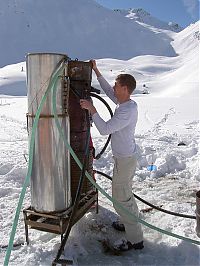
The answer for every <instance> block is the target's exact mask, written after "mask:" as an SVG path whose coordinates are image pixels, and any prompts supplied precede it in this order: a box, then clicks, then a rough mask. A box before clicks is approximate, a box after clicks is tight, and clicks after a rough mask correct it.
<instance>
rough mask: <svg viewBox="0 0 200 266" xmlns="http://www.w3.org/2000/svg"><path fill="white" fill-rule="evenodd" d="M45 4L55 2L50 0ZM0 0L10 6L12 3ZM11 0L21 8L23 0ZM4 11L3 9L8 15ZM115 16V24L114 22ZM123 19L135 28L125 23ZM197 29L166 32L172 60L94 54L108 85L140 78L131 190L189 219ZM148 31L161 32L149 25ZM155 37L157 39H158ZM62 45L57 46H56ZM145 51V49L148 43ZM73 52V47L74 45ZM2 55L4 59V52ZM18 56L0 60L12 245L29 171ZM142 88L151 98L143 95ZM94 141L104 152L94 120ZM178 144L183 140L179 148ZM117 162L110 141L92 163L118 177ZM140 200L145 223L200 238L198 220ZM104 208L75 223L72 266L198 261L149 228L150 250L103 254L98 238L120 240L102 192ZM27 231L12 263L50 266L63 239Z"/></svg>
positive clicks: (199, 255) (4, 183)
mask: <svg viewBox="0 0 200 266" xmlns="http://www.w3.org/2000/svg"><path fill="white" fill-rule="evenodd" d="M11 2H12V1H8V3H10V6H9V8H11V7H12V5H11ZM22 2H23V1H22ZM49 2H51V4H52V1H49ZM54 2H55V1H54ZM74 2H75V1H74ZM92 2H93V1H86V8H89V7H91V6H89V4H91V3H92ZM3 3H4V4H5V5H6V3H7V2H3ZM15 3H16V4H15V6H16V5H17V4H18V1H15ZM1 4H2V2H1ZM37 4H39V1H38V2H37ZM74 5H75V4H74ZM72 7H73V6H71V8H72ZM9 8H8V9H9ZM86 8H85V9H84V10H82V12H83V13H84V12H86V11H85V10H86ZM92 8H98V9H99V12H100V13H98V14H99V17H98V18H100V17H101V16H102V18H103V15H102V12H103V14H104V16H105V14H107V13H106V12H110V11H108V10H105V9H103V8H102V7H100V6H98V5H96V4H95V7H94V5H93V4H92ZM0 10H1V15H2V13H3V11H2V9H0ZM9 10H10V9H9ZM71 10H72V9H71ZM65 11H66V10H65ZM89 11H90V9H89ZM77 12H80V10H79V11H77ZM96 12H97V11H96ZM77 14H79V13H77ZM95 14H97V13H95ZM100 14H101V16H100ZM28 15H29V14H28ZM115 15H116V14H115ZM16 16H17V14H16ZM113 16H114V15H113ZM119 16H121V15H118V18H117V19H116V20H119V23H121V22H120V21H121V19H120V18H119ZM111 17H112V16H111ZM61 19H62V18H61ZM71 19H72V17H71ZM104 19H105V17H104ZM109 19H110V18H109ZM116 20H115V21H114V22H113V21H112V22H110V23H111V24H112V23H116ZM122 20H123V21H125V20H124V19H122ZM126 21H128V20H126ZM87 23H89V22H88V21H87V22H86V24H85V25H87V26H88V25H89V24H87ZM123 23H125V24H126V27H127V28H129V22H123ZM131 23H132V24H133V23H134V22H133V21H131ZM0 25H1V24H0ZM80 26H81V25H80ZM113 27H114V26H113V25H112V27H111V29H110V30H111V32H112V31H113V32H114V28H113ZM138 27H139V26H136V25H135V26H134V27H132V31H133V32H135V30H137V29H138ZM86 28H89V27H86ZM198 28H199V22H197V23H195V24H192V25H190V26H189V27H188V28H186V29H184V30H183V31H181V32H179V33H174V32H173V33H172V32H168V31H166V30H162V29H160V32H162V33H163V34H165V35H167V34H169V35H168V38H167V39H166V47H169V46H171V47H172V48H170V51H171V49H173V50H174V51H175V53H174V55H176V56H174V57H172V56H171V54H170V53H171V52H170V51H169V50H166V54H160V49H158V53H157V54H152V53H148V51H147V52H146V51H143V52H141V53H139V52H138V54H139V55H138V56H136V55H137V53H136V54H135V53H133V54H131V52H132V51H130V50H129V51H128V52H129V54H128V59H127V58H125V59H124V58H123V60H122V58H121V60H119V57H120V56H119V57H116V54H117V49H118V48H117V49H116V50H113V54H112V53H111V52H110V56H109V58H106V56H105V57H102V54H101V49H100V46H101V45H100V44H101V42H100V44H98V48H99V54H100V55H101V56H98V55H97V54H96V55H97V56H96V58H102V59H98V60H97V64H98V66H99V68H100V70H102V73H103V75H104V76H105V77H106V79H107V80H108V81H109V82H110V83H111V84H114V80H115V77H116V75H117V74H119V73H130V74H133V75H134V76H135V77H136V80H137V88H136V91H135V93H134V94H133V95H132V98H133V99H134V100H135V101H136V102H137V104H138V109H139V121H138V124H137V128H136V134H135V138H136V143H137V157H138V167H137V171H136V175H135V177H134V179H133V192H134V193H135V194H137V195H138V196H140V197H142V198H144V199H145V200H147V201H149V202H151V203H153V204H155V205H157V206H162V207H163V208H165V209H167V210H171V211H174V212H178V213H185V214H190V215H195V209H196V206H195V195H196V192H197V191H198V190H200V188H199V182H200V171H199V92H198V89H199V80H198V76H199V65H198V56H199V54H198V53H199V50H198V49H199V46H198V40H199V30H198ZM146 29H147V28H146ZM129 30H130V29H129ZM154 30H155V29H154ZM102 31H103V29H102ZM120 31H121V28H120ZM80 32H81V30H80ZM0 34H1V33H0ZM41 34H42V33H41ZM92 34H94V33H92ZM127 34H130V32H128V33H127ZM152 34H154V35H156V33H155V32H154V33H153V31H152ZM0 36H2V35H0ZM110 38H111V37H110ZM146 38H147V40H149V43H151V45H150V46H152V47H153V43H152V39H153V35H151V36H150V37H149V35H148V34H147V35H146ZM148 38H150V39H148ZM155 38H156V39H155V42H156V43H157V44H158V39H157V37H155ZM110 40H111V39H109V41H110ZM171 41H172V42H171ZM98 42H99V39H98ZM138 43H139V42H138ZM27 45H30V43H29V42H28V44H27ZM78 45H80V43H79V44H77V48H78ZM159 45H160V43H159V44H158V46H159ZM27 47H29V46H27ZM44 47H45V46H44ZM44 47H43V50H44ZM57 48H58V47H56V46H55V49H57ZM27 49H28V48H27ZM141 49H144V50H145V47H142V48H141ZM36 50H37V49H36ZM96 50H98V49H96ZM69 51H70V52H71V50H70V49H69ZM58 52H60V50H59V49H58ZM0 53H1V54H3V53H5V47H3V46H0ZM20 53H21V55H22V54H23V55H24V54H25V50H23V49H22V50H21V52H20ZM67 53H68V52H67ZM75 53H76V50H74V54H75ZM5 54H6V53H5ZM88 55H91V54H87V56H88ZM87 56H86V57H87ZM5 58H6V60H7V55H6V56H5V57H4V59H5ZM20 58H21V57H20V56H19V57H18V58H17V57H15V56H13V54H12V55H10V58H8V61H4V63H3V64H2V66H4V65H5V63H6V66H4V67H2V68H0V210H1V212H0V246H3V245H6V244H8V241H9V234H10V231H11V226H12V223H13V219H14V214H15V210H16V206H17V203H18V198H19V194H20V192H21V188H22V185H23V181H24V178H25V176H26V171H27V162H26V160H25V158H26V157H27V153H28V152H27V150H28V136H27V130H26V112H27V97H26V80H25V79H26V67H25V62H24V61H23V60H22V61H21V62H20V63H17V64H16V62H17V60H19V59H20ZM87 59H90V57H89V56H88V57H87ZM10 63H12V64H10ZM22 67H23V71H22ZM144 84H145V85H146V87H147V89H148V91H149V94H143V91H144V87H143V85H144ZM93 86H94V87H96V88H99V87H98V83H97V81H96V78H95V76H93ZM101 96H102V97H103V98H104V99H105V100H106V101H107V102H108V103H109V104H110V106H111V108H112V109H113V110H114V104H113V103H112V102H111V101H110V100H109V99H108V98H107V97H106V96H105V95H104V94H103V93H102V94H101ZM94 104H95V106H96V107H97V109H98V110H99V113H100V114H101V115H102V116H103V118H104V119H109V113H108V111H107V110H106V108H105V107H104V106H103V105H102V103H101V102H99V101H98V100H96V99H94ZM92 137H93V141H94V146H95V148H96V152H97V153H98V151H100V150H101V148H102V146H103V144H104V143H105V141H106V138H105V137H103V136H100V135H99V133H98V132H97V129H96V128H95V127H94V126H93V127H92ZM181 142H183V143H185V144H186V145H185V146H178V144H179V143H181ZM151 163H153V164H154V165H156V166H157V171H152V172H150V171H148V169H147V167H148V165H149V164H151ZM112 167H113V160H112V152H111V148H110V146H109V147H108V148H107V150H106V152H105V153H104V154H103V156H102V158H101V159H99V160H96V161H95V162H94V168H95V169H97V170H99V171H101V172H104V173H106V174H108V175H112ZM96 180H97V183H98V184H99V185H100V186H102V187H103V188H104V190H105V191H106V192H107V193H109V194H111V182H110V181H109V180H107V179H105V177H103V176H100V175H96ZM137 203H138V206H139V209H140V210H141V218H142V219H144V220H145V221H147V222H148V223H150V224H153V225H155V226H158V227H160V228H163V229H165V230H168V231H170V232H173V233H176V234H180V235H182V236H185V237H189V238H192V239H195V240H199V238H198V237H197V235H196V232H195V227H196V221H195V220H191V219H186V218H180V217H172V216H170V215H168V214H164V213H162V212H159V211H157V210H152V211H149V212H143V211H142V210H143V209H145V208H147V207H148V206H146V205H144V204H143V203H141V202H139V201H137ZM99 205H100V207H99V213H98V214H96V213H95V210H94V209H91V210H90V211H88V213H87V214H85V216H84V217H83V218H82V219H81V220H79V221H78V222H77V223H76V224H75V225H74V226H73V228H72V231H71V233H70V237H69V240H68V242H67V244H66V247H65V251H64V253H65V257H66V258H68V259H70V258H72V259H73V260H74V263H75V265H92V266H96V265H128V266H129V265H131V266H136V265H142V266H146V265H166V266H169V265H170V266H171V265H181V266H197V265H200V264H199V262H200V248H199V246H197V245H194V244H191V243H188V242H185V241H182V240H178V239H175V238H173V237H170V236H167V235H164V234H161V233H158V232H156V231H153V230H152V229H150V228H147V227H143V229H144V244H145V248H144V249H143V250H142V251H130V252H127V253H124V254H123V255H121V256H111V255H109V254H105V253H103V251H102V246H101V243H100V241H101V240H102V239H105V238H109V239H111V241H115V240H118V239H121V238H123V237H124V234H123V233H118V232H115V231H114V229H112V228H111V223H112V221H113V220H114V219H115V218H116V213H115V211H114V209H113V207H112V204H111V202H110V201H109V200H108V199H107V198H105V196H103V195H101V194H100V193H99ZM28 206H30V188H29V187H28V188H27V193H26V196H25V199H24V203H23V209H24V208H27V207H28ZM29 237H30V245H29V246H27V245H26V244H23V245H21V246H19V247H15V248H14V249H13V251H12V253H11V258H10V264H9V265H24V266H25V265H28V266H37V265H38V266H39V265H41V266H47V265H51V263H52V261H53V259H54V258H55V256H56V253H57V250H58V248H59V244H60V236H56V235H54V234H50V233H46V232H40V231H37V230H33V229H30V230H29ZM24 241H25V234H24V222H23V215H22V212H21V215H20V220H19V224H18V227H17V232H16V236H15V243H18V242H24ZM5 251H6V249H0V265H3V261H4V256H5Z"/></svg>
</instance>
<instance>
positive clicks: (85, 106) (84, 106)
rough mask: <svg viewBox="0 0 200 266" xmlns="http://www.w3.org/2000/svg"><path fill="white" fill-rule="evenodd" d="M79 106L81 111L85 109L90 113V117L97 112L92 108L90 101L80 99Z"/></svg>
mask: <svg viewBox="0 0 200 266" xmlns="http://www.w3.org/2000/svg"><path fill="white" fill-rule="evenodd" d="M80 106H81V108H82V109H87V110H88V111H89V112H90V113H91V115H93V114H95V113H97V110H96V108H95V107H94V106H93V104H92V103H91V101H88V100H84V99H81V100H80Z"/></svg>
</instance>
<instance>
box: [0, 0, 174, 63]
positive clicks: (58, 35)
mask: <svg viewBox="0 0 200 266" xmlns="http://www.w3.org/2000/svg"><path fill="white" fill-rule="evenodd" d="M0 38H1V41H0V59H1V60H0V66H5V65H8V64H13V63H18V62H21V61H24V58H25V55H26V54H27V53H28V52H42V51H46V52H59V53H65V54H68V55H69V56H70V57H72V58H79V59H80V60H86V59H89V58H117V59H130V58H132V57H134V56H137V55H144V54H152V55H165V56H174V55H175V52H174V50H173V48H172V47H171V45H170V40H171V39H170V38H168V37H167V36H165V35H164V36H163V34H155V33H154V32H153V31H151V30H150V29H148V28H146V27H144V26H142V25H139V24H138V23H136V22H132V21H130V20H129V19H127V18H125V17H123V16H121V15H119V14H116V12H114V11H111V10H109V9H106V8H104V7H102V6H100V5H99V4H97V3H96V2H95V1H93V0H59V1H55V0H35V1H32V0H1V1H0Z"/></svg>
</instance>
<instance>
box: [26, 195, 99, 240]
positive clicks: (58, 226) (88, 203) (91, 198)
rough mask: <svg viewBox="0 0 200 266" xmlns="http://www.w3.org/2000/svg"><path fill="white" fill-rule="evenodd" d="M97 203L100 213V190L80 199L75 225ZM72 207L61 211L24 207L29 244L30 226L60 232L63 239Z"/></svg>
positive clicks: (55, 232) (40, 229)
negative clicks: (38, 210) (50, 211)
mask: <svg viewBox="0 0 200 266" xmlns="http://www.w3.org/2000/svg"><path fill="white" fill-rule="evenodd" d="M95 203H96V213H98V192H97V191H94V190H91V191H88V193H87V194H86V195H84V196H83V197H82V198H81V199H80V201H79V204H78V208H77V211H76V214H75V217H74V220H73V225H74V224H75V223H76V222H78V220H80V219H81V218H82V217H83V216H84V214H85V213H86V212H87V211H88V210H89V209H91V207H92V206H93V205H94V204H95ZM72 208H73V206H71V207H70V208H68V209H67V210H66V211H64V212H61V213H40V212H36V211H34V210H33V209H32V208H31V207H29V208H27V209H24V210H23V215H24V224H25V236H26V243H27V245H28V244H29V237H28V230H29V228H30V229H36V230H39V231H45V232H50V233H54V234H60V235H61V241H62V238H63V234H64V233H65V230H66V228H67V225H68V222H69V218H70V214H71V211H72Z"/></svg>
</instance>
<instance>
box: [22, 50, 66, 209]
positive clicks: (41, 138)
mask: <svg viewBox="0 0 200 266" xmlns="http://www.w3.org/2000/svg"><path fill="white" fill-rule="evenodd" d="M63 59H66V60H67V56H66V55H64V54H54V53H34V54H28V55H27V60H26V65H27V89H28V114H27V119H28V132H29V141H30V136H31V134H30V133H31V130H32V126H33V121H34V117H35V114H36V112H37V109H38V106H39V104H40V102H41V99H42V97H43V96H44V93H45V92H46V90H47V88H48V85H49V81H50V77H51V75H52V73H53V72H54V70H55V69H56V67H57V66H58V64H59V62H61V60H63ZM66 68H67V66H66ZM66 71H67V70H66V69H65V70H64V71H63V77H64V75H65V72H66ZM57 84H58V85H57V86H58V87H57V97H56V108H57V115H58V118H59V122H60V124H61V126H62V130H63V132H64V134H65V136H66V138H67V140H68V142H69V141H70V125H69V116H68V100H67V98H68V95H69V92H68V90H67V88H66V87H65V86H64V80H62V79H61V80H60V81H59V82H58V83H57ZM70 180H71V177H70V154H69V151H68V150H67V149H66V147H65V145H64V142H63V140H62V138H61V137H60V134H59V131H58V129H57V127H56V124H55V119H54V115H53V106H52V95H51V92H50V93H49V94H48V96H47V99H46V101H45V103H44V105H43V108H42V111H41V114H40V118H39V122H38V127H37V130H36V134H35V146H34V155H33V168H32V175H31V207H32V208H33V209H34V210H35V211H37V212H42V213H50V212H60V211H63V210H65V209H67V208H68V207H69V206H70V205H71V181H70Z"/></svg>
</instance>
